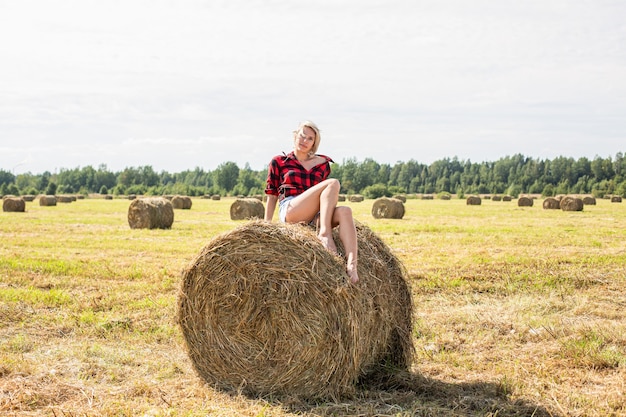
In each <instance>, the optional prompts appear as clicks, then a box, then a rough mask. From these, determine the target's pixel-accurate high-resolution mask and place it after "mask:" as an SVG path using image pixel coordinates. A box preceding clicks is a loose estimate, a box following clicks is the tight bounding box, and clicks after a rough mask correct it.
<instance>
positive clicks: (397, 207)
mask: <svg viewBox="0 0 626 417" xmlns="http://www.w3.org/2000/svg"><path fill="white" fill-rule="evenodd" d="M372 216H374V218H375V219H401V218H402V217H404V202H402V200H399V199H397V198H387V197H381V198H378V199H376V200H375V201H374V204H372Z"/></svg>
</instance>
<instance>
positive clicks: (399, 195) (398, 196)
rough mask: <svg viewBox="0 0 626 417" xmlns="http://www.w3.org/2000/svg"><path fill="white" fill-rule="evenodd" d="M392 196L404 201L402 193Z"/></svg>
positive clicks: (404, 197)
mask: <svg viewBox="0 0 626 417" xmlns="http://www.w3.org/2000/svg"><path fill="white" fill-rule="evenodd" d="M392 198H395V199H396V200H400V201H402V202H403V203H406V196H405V195H402V194H396V195H394V196H393V197H392Z"/></svg>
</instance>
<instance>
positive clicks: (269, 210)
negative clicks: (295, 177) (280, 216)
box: [265, 194, 278, 223]
mask: <svg viewBox="0 0 626 417" xmlns="http://www.w3.org/2000/svg"><path fill="white" fill-rule="evenodd" d="M266 195H267V204H266V205H265V221H268V222H270V223H271V221H272V219H273V218H274V211H276V202H277V201H278V196H277V195H272V194H266Z"/></svg>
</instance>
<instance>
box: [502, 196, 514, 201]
mask: <svg viewBox="0 0 626 417" xmlns="http://www.w3.org/2000/svg"><path fill="white" fill-rule="evenodd" d="M502 201H513V197H511V196H510V195H505V196H502Z"/></svg>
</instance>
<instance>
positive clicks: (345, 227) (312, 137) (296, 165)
mask: <svg viewBox="0 0 626 417" xmlns="http://www.w3.org/2000/svg"><path fill="white" fill-rule="evenodd" d="M320 139H321V138H320V131H319V129H318V128H317V126H315V124H314V123H313V122H311V121H306V122H302V123H301V124H300V125H299V126H298V129H297V130H295V131H294V136H293V151H291V152H290V153H289V154H287V155H284V154H283V155H278V156H275V157H274V158H272V160H271V161H270V165H269V168H268V173H267V186H266V188H265V193H266V194H267V204H266V206H265V220H266V221H269V222H271V221H272V219H273V217H274V211H275V210H276V203H277V202H278V206H279V207H278V218H279V220H280V221H281V222H285V223H301V222H304V223H310V222H312V221H314V220H316V218H317V217H318V216H319V230H318V234H317V237H318V239H319V240H320V241H321V242H322V244H323V245H324V247H325V248H326V249H328V250H329V251H330V252H332V253H335V254H336V253H337V247H336V246H335V242H334V240H333V227H335V226H339V239H341V243H342V244H343V247H344V249H345V251H346V272H347V273H348V277H349V278H350V282H352V283H356V282H358V281H359V275H358V272H357V237H356V228H355V226H354V219H353V217H352V209H350V207H345V206H339V207H338V206H337V201H338V197H339V189H340V188H341V186H340V184H339V181H338V180H336V179H334V178H328V176H329V175H330V163H331V162H332V159H330V158H329V157H327V156H324V155H318V154H317V153H316V152H317V148H318V147H319V144H320Z"/></svg>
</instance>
